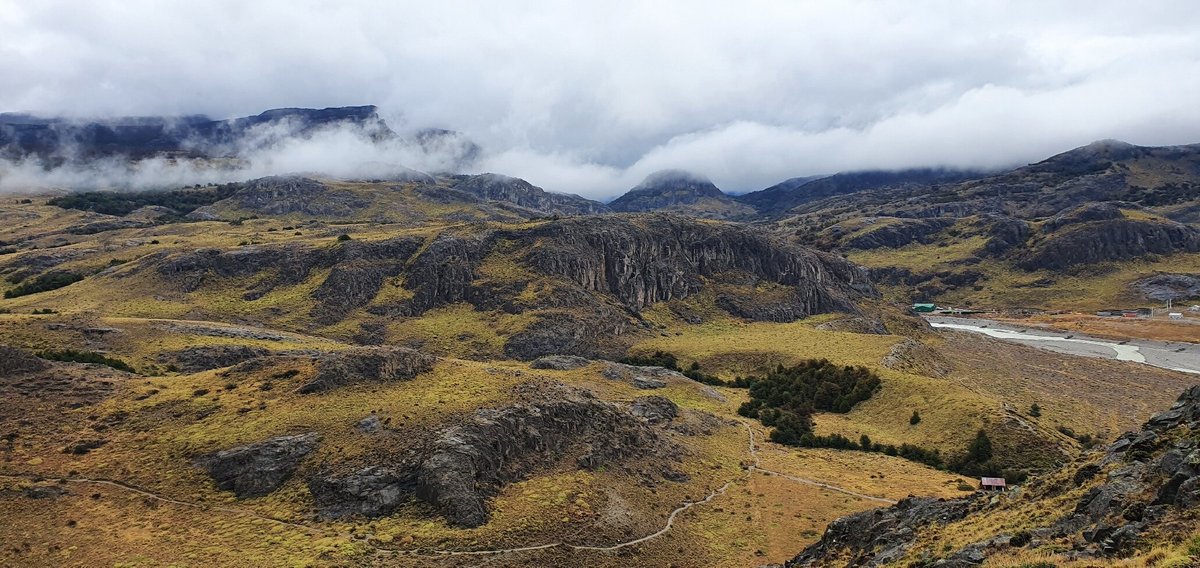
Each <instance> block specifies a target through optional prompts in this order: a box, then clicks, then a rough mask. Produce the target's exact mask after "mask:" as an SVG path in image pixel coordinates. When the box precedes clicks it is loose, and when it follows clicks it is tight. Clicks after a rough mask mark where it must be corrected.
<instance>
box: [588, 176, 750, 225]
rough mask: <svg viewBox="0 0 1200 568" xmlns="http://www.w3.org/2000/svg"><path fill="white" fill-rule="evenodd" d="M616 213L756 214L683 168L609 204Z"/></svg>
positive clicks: (648, 179)
mask: <svg viewBox="0 0 1200 568" xmlns="http://www.w3.org/2000/svg"><path fill="white" fill-rule="evenodd" d="M608 206H609V208H610V209H612V210H613V211H617V212H625V213H636V212H643V211H675V212H679V213H686V214H689V215H692V216H696V217H706V218H714V219H731V218H737V217H743V216H746V215H750V214H753V213H754V210H753V209H752V208H751V207H748V206H746V205H743V204H741V203H738V202H737V201H736V200H735V199H734V198H733V197H731V196H728V195H725V194H724V193H722V192H721V190H720V189H718V188H717V186H716V185H713V183H712V182H711V181H709V180H708V178H706V177H704V176H702V175H699V174H695V173H692V172H687V171H683V170H662V171H658V172H654V173H652V174H650V175H649V176H647V177H646V179H645V180H643V181H642V183H640V184H638V185H637V186H636V187H634V188H633V189H631V190H629V191H628V192H627V193H626V194H625V195H622V196H621V197H618V198H616V199H614V200H613V201H611V202H610V203H609V204H608Z"/></svg>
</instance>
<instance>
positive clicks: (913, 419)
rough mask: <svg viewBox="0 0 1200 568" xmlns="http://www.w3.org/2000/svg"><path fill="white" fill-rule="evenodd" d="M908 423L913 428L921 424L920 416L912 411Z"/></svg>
mask: <svg viewBox="0 0 1200 568" xmlns="http://www.w3.org/2000/svg"><path fill="white" fill-rule="evenodd" d="M908 423H909V424H910V425H913V426H916V425H917V424H920V423H921V414H920V413H918V412H917V411H915V410H914V411H913V413H912V416H910V417H909V418H908Z"/></svg>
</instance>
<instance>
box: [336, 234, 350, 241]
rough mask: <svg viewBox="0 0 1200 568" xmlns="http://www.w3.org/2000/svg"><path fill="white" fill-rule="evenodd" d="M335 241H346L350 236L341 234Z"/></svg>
mask: <svg viewBox="0 0 1200 568" xmlns="http://www.w3.org/2000/svg"><path fill="white" fill-rule="evenodd" d="M337 240H339V241H348V240H350V235H347V234H346V233H342V234H340V235H338V238H337Z"/></svg>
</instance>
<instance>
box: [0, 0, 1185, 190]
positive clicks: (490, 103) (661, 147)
mask: <svg viewBox="0 0 1200 568" xmlns="http://www.w3.org/2000/svg"><path fill="white" fill-rule="evenodd" d="M1197 101H1200V9H1198V7H1197V5H1196V3H1195V1H1194V0H1181V1H1177V2H1169V1H1163V2H1153V1H1145V2H1136V3H1135V2H1129V1H1128V0H1125V1H1120V2H1101V1H1089V2H1077V1H1076V2H1050V1H1046V0H1042V1H1037V2H1012V1H995V2H964V1H947V2H918V1H904V2H851V1H846V0H839V1H836V2H834V1H830V2H803V1H799V0H789V1H780V2H745V1H743V2H729V1H727V0H726V1H722V2H704V1H697V0H686V1H680V2H668V1H662V0H656V1H654V2H624V1H620V0H605V1H603V2H599V1H597V2H588V3H582V2H581V3H573V2H561V1H560V2H523V1H490V2H465V1H461V2H460V1H446V2H436V1H428V0H425V1H420V2H378V3H367V2H349V1H339V2H305V1H298V0H287V1H255V2H246V1H242V0H232V1H217V0H205V1H203V2H191V1H189V2H174V1H166V0H155V1H133V0H86V1H85V0H80V1H77V2H60V1H50V0H36V1H34V0H24V1H16V0H0V110H8V111H33V112H37V113H46V114H69V115H83V116H96V115H116V114H120V115H145V114H191V113H204V114H208V115H210V116H214V117H222V118H223V117H229V116H237V115H247V114H256V113H258V112H260V111H262V110H264V109H267V108H273V107H282V106H310V107H325V106H341V105H356V104H378V105H380V106H381V107H382V109H383V110H384V112H385V113H386V116H387V118H388V120H389V122H390V123H392V124H393V126H395V127H397V129H404V128H417V127H426V126H436V127H443V128H451V129H455V130H459V131H462V132H465V133H466V134H468V135H469V136H470V137H471V138H473V139H474V140H476V141H478V142H479V143H480V144H481V145H483V146H484V147H485V148H486V149H487V151H488V158H487V161H486V162H485V163H484V164H483V166H482V167H484V168H485V169H488V170H492V171H498V172H501V173H506V174H510V175H514V176H519V177H524V178H526V179H529V180H530V181H532V182H534V183H536V184H538V185H541V186H543V187H546V188H547V189H552V190H559V191H572V192H578V193H583V194H586V195H589V196H593V197H610V196H612V195H613V194H615V193H619V192H621V191H622V190H624V189H627V188H629V187H630V186H632V185H634V184H636V183H637V181H638V180H640V178H641V177H643V176H645V175H646V174H647V173H649V172H651V171H654V170H658V169H663V168H684V169H689V170H694V171H697V172H700V173H703V174H705V175H707V176H709V177H710V178H712V179H713V181H715V182H716V183H717V184H718V185H719V186H721V187H722V188H723V189H726V190H730V191H745V190H753V189H760V188H762V187H765V186H767V185H770V184H773V183H775V182H778V181H780V180H782V179H784V178H788V177H793V176H801V175H812V174H818V173H832V172H836V171H840V170H848V169H864V168H898V167H910V166H937V165H945V166H959V167H997V166H1005V165H1012V164H1020V163H1026V162H1029V161H1034V160H1038V159H1041V158H1043V157H1046V156H1048V155H1049V154H1053V153H1056V152H1058V151H1062V150H1065V149H1069V148H1071V147H1074V146H1078V145H1082V144H1086V143H1088V142H1090V141H1092V140H1097V139H1101V138H1119V139H1123V140H1127V141H1130V142H1134V143H1138V144H1152V145H1158V144H1181V143H1193V142H1200V104H1197Z"/></svg>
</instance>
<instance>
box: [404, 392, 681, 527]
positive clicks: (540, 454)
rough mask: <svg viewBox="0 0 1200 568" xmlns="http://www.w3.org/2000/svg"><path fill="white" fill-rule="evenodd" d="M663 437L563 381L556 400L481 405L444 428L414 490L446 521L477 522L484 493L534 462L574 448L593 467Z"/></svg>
mask: <svg viewBox="0 0 1200 568" xmlns="http://www.w3.org/2000/svg"><path fill="white" fill-rule="evenodd" d="M497 440H503V441H504V442H501V443H499V444H498V443H496V441H497ZM666 444H667V443H666V442H665V441H664V440H663V439H662V438H661V437H660V435H659V434H658V432H656V431H655V430H652V429H650V428H649V427H648V426H647V424H646V423H645V422H643V421H641V420H639V419H638V418H636V417H634V416H633V415H632V414H630V413H629V412H628V411H626V410H624V409H621V408H620V407H618V406H617V405H614V404H611V403H607V402H603V401H600V400H596V399H595V398H592V397H591V395H590V393H587V392H585V391H579V390H575V389H570V390H566V389H564V390H563V391H562V394H561V396H560V398H556V399H553V400H545V401H540V402H535V403H530V404H521V405H516V406H511V407H507V408H503V409H498V410H481V411H479V412H477V413H476V415H475V416H474V417H473V418H472V419H471V420H469V421H468V422H466V423H465V424H463V425H461V426H456V427H453V428H451V429H449V430H447V431H445V432H443V433H442V435H441V436H439V437H438V438H437V440H436V441H435V442H434V443H433V445H432V448H431V449H430V450H429V452H428V454H427V457H425V459H424V460H423V461H422V463H421V465H420V468H419V472H418V476H417V495H418V496H419V497H420V498H422V499H424V500H425V501H428V502H430V503H432V504H434V505H436V506H437V507H438V508H439V509H440V510H441V511H442V513H443V514H445V515H446V517H447V519H449V520H450V522H451V523H453V524H456V525H459V526H465V527H476V526H479V525H482V524H483V523H485V522H487V519H488V512H487V509H486V507H485V501H486V499H487V498H488V497H490V496H492V495H493V494H495V492H496V491H497V490H498V489H499V488H500V487H501V486H502V485H504V484H506V483H509V482H512V481H515V480H517V479H520V478H522V477H524V476H525V475H527V474H528V473H529V472H530V471H532V470H533V469H534V468H535V467H537V466H538V465H541V464H545V463H547V462H552V461H557V460H558V459H560V458H561V457H563V456H574V458H575V462H576V464H577V465H578V466H579V467H584V468H589V469H592V468H596V467H599V466H602V465H606V464H609V463H611V462H614V461H616V460H621V459H624V458H628V457H632V456H636V455H639V454H641V453H642V452H647V451H650V450H651V449H660V448H663V447H664V446H665V445H666Z"/></svg>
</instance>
